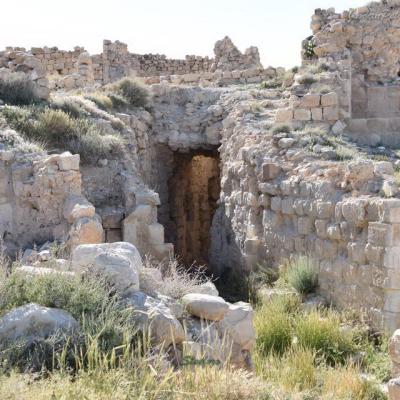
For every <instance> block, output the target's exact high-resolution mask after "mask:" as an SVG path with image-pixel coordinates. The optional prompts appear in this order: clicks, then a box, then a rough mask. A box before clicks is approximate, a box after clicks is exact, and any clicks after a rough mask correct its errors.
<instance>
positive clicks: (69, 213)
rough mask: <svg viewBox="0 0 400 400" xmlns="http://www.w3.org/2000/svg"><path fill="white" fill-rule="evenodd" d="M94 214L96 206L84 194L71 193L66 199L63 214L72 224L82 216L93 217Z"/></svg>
mask: <svg viewBox="0 0 400 400" xmlns="http://www.w3.org/2000/svg"><path fill="white" fill-rule="evenodd" d="M94 215H95V208H94V207H93V205H92V204H91V203H89V202H88V201H87V200H86V199H85V198H84V197H83V196H77V195H70V196H68V197H67V199H66V200H65V203H64V210H63V216H64V218H65V219H66V220H67V221H68V222H69V223H70V224H73V223H74V222H75V221H77V220H78V219H80V218H84V217H87V218H93V217H94Z"/></svg>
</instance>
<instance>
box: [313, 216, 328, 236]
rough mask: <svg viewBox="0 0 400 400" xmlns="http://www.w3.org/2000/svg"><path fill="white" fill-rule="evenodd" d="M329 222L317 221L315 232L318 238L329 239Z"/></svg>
mask: <svg viewBox="0 0 400 400" xmlns="http://www.w3.org/2000/svg"><path fill="white" fill-rule="evenodd" d="M326 230H327V221H326V220H324V219H317V220H315V231H316V233H317V236H318V237H320V238H322V239H326V238H327V231H326Z"/></svg>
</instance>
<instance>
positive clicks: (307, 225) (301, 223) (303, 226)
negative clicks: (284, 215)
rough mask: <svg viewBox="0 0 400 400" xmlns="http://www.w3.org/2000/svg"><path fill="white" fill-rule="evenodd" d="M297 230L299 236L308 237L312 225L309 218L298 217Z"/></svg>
mask: <svg viewBox="0 0 400 400" xmlns="http://www.w3.org/2000/svg"><path fill="white" fill-rule="evenodd" d="M297 229H298V231H299V234H300V235H309V234H310V233H311V232H312V225H311V220H310V218H308V217H300V218H299V219H298V221H297Z"/></svg>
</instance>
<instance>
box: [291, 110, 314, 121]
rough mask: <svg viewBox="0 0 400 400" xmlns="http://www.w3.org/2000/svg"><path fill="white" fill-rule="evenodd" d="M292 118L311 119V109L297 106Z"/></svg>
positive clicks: (298, 119)
mask: <svg viewBox="0 0 400 400" xmlns="http://www.w3.org/2000/svg"><path fill="white" fill-rule="evenodd" d="M294 119H295V120H296V121H311V110H305V109H301V108H297V109H295V110H294Z"/></svg>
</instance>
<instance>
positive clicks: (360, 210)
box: [342, 199, 367, 227]
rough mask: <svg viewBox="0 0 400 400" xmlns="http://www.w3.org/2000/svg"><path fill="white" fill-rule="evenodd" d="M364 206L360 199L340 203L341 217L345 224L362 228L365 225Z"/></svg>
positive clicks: (364, 203)
mask: <svg viewBox="0 0 400 400" xmlns="http://www.w3.org/2000/svg"><path fill="white" fill-rule="evenodd" d="M365 206H366V202H365V201H363V200H361V199H352V200H348V201H345V202H343V203H342V215H343V217H344V219H345V220H346V221H347V222H350V223H352V224H354V225H356V226H359V227H362V226H364V225H365V224H366V223H367V221H366V216H365Z"/></svg>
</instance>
